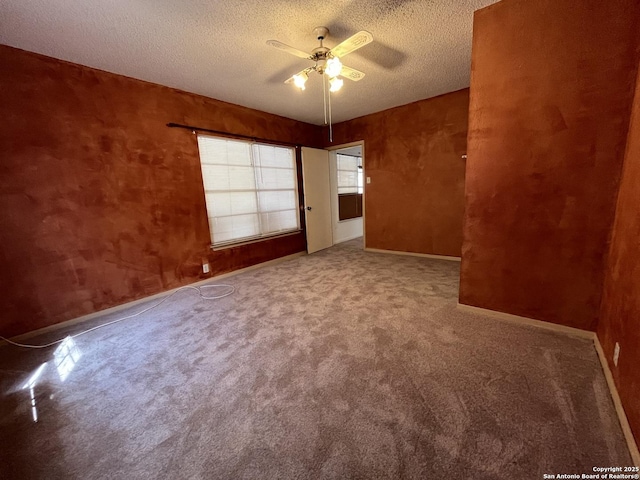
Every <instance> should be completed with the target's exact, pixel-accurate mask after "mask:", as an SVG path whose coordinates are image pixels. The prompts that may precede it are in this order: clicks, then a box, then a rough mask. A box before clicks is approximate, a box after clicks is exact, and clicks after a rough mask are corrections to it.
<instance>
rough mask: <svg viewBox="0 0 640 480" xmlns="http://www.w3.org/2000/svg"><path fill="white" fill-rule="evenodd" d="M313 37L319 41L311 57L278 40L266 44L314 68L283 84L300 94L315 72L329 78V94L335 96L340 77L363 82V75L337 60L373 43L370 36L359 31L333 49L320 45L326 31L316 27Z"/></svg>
mask: <svg viewBox="0 0 640 480" xmlns="http://www.w3.org/2000/svg"><path fill="white" fill-rule="evenodd" d="M313 33H314V34H315V35H316V37H317V39H318V40H319V41H320V46H319V47H317V48H314V49H313V50H312V51H311V53H306V52H303V51H302V50H298V49H297V48H293V47H290V46H289V45H285V44H284V43H282V42H279V41H278V40H268V41H267V45H271V46H272V47H276V48H277V49H279V50H282V51H284V52H287V53H290V54H292V55H295V56H296V57H300V58H306V59H307V60H311V61H313V62H315V65H314V66H312V67H307V68H305V69H304V70H302V71H301V72H298V73H296V74H295V75H293V76H291V77H290V78H288V79H287V80H286V81H285V82H284V83H292V82H293V84H294V85H295V86H296V87H298V88H300V89H301V90H304V88H305V86H304V84H305V83H306V82H307V80H308V79H309V73H310V72H312V71H316V72H318V73H319V74H320V75H322V74H327V76H328V77H329V79H330V80H329V85H330V88H329V91H331V92H337V91H338V90H340V88H342V84H343V81H342V79H341V78H340V77H341V76H342V77H344V78H348V79H349V80H353V81H354V82H357V81H358V80H362V79H363V78H364V73H362V72H361V71H359V70H356V69H355V68H350V67H347V66H346V65H343V64H342V62H341V61H340V58H341V57H344V56H345V55H348V54H350V53H351V52H353V51H355V50H357V49H359V48H361V47H364V46H365V45H367V44H368V43H371V42H372V41H373V35H371V34H370V33H369V32H367V31H364V30H362V31H360V32H358V33H356V34H355V35H352V36H351V37H349V38H347V39H346V40H345V41H344V42H342V43H340V44H339V45H337V46H335V47H333V48H327V47H325V46H324V45H323V44H322V42H323V40H324V39H325V38H327V36H328V35H329V29H328V28H327V27H316V28H314V29H313Z"/></svg>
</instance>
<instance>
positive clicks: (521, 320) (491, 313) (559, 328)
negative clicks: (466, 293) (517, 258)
mask: <svg viewBox="0 0 640 480" xmlns="http://www.w3.org/2000/svg"><path fill="white" fill-rule="evenodd" d="M457 307H458V309H459V310H463V311H465V312H469V313H477V314H480V315H484V316H486V317H491V318H495V319H498V320H504V321H507V322H512V323H518V324H520V325H531V326H533V327H538V328H544V329H545V330H552V331H554V332H561V333H565V334H567V335H571V336H573V337H580V338H588V339H589V340H593V339H594V338H595V333H594V332H591V331H589V330H582V329H580V328H574V327H567V326H565V325H558V324H556V323H550V322H545V321H543V320H535V319H533V318H528V317H521V316H519V315H513V314H511V313H504V312H497V311H495V310H489V309H486V308H480V307H474V306H472V305H465V304H464V303H458V305H457Z"/></svg>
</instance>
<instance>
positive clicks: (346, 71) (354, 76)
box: [340, 65, 364, 82]
mask: <svg viewBox="0 0 640 480" xmlns="http://www.w3.org/2000/svg"><path fill="white" fill-rule="evenodd" d="M340 76H341V77H344V78H348V79H349V80H353V81H354V82H357V81H359V80H362V79H363V78H364V73H362V72H361V71H360V70H356V69H355V68H351V67H347V66H346V65H343V66H342V71H341V72H340Z"/></svg>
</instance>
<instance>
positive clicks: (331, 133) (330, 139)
mask: <svg viewBox="0 0 640 480" xmlns="http://www.w3.org/2000/svg"><path fill="white" fill-rule="evenodd" d="M329 143H333V125H332V124H331V90H329Z"/></svg>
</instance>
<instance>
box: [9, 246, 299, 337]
mask: <svg viewBox="0 0 640 480" xmlns="http://www.w3.org/2000/svg"><path fill="white" fill-rule="evenodd" d="M305 255H307V252H298V253H293V254H291V255H287V256H286V257H280V258H275V259H273V260H267V261H266V262H262V263H257V264H255V265H250V266H248V267H245V268H241V269H239V270H234V271H233V272H227V273H222V274H220V275H216V276H213V277H209V278H205V279H204V280H199V281H197V282H194V283H188V284H186V285H181V286H180V287H176V288H172V289H171V290H165V291H164V292H160V293H156V294H154V295H150V296H148V297H144V298H139V299H138V300H133V301H131V302H127V303H123V304H120V305H116V306H115V307H110V308H106V309H104V310H99V311H97V312H93V313H88V314H87V315H82V316H81V317H76V318H72V319H69V320H65V321H63V322H60V323H56V324H53V325H49V326H47V327H43V328H39V329H37V330H33V331H31V332H27V333H23V334H21V335H16V336H15V337H11V338H10V340H12V341H14V342H24V341H25V340H28V339H30V338H32V337H35V336H38V335H42V334H44V333H49V332H55V331H56V330H60V329H62V328H66V327H72V326H74V325H77V324H81V323H83V322H86V321H87V320H92V319H94V318H98V317H101V316H103V315H109V314H112V313H117V312H120V311H122V310H126V309H128V308H131V307H135V306H136V305H140V304H141V303H146V302H149V301H151V300H156V299H160V298H162V297H166V296H167V295H171V294H172V293H174V292H175V291H176V290H179V289H180V288H182V287H186V286H191V287H199V286H201V285H207V284H208V283H211V281H213V280H222V279H224V278H228V277H232V276H234V275H238V274H240V273H243V272H249V271H251V270H257V269H259V268H263V267H267V266H269V265H273V264H276V263H281V262H285V261H287V260H291V259H293V258H298V257H303V256H305ZM3 345H9V344H8V343H7V342H5V341H4V340H0V347H2V346H3Z"/></svg>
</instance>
